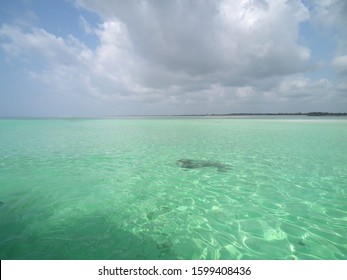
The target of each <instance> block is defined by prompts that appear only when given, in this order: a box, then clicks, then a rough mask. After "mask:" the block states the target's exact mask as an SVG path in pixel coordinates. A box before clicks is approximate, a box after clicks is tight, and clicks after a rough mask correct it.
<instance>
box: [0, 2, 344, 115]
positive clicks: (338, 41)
mask: <svg viewBox="0 0 347 280" xmlns="http://www.w3.org/2000/svg"><path fill="white" fill-rule="evenodd" d="M346 27H347V1H346V0H204V1H201V0H170V1H162V0H133V1H132V0H128V1H124V0H103V1H99V0H51V1H45V0H0V117H67V116H71V117H102V116H104V117H109V116H119V115H162V114H164V115H165V114H168V115H171V114H227V113H267V112H269V113H279V112H283V113H284V112H287V113H295V112H312V111H323V112H347V28H346Z"/></svg>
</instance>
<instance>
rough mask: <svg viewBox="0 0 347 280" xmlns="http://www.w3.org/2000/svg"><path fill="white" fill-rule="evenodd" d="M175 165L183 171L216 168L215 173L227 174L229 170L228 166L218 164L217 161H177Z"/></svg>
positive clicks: (229, 166)
mask: <svg viewBox="0 0 347 280" xmlns="http://www.w3.org/2000/svg"><path fill="white" fill-rule="evenodd" d="M176 164H177V165H179V166H180V167H182V168H184V169H196V168H204V167H213V168H216V169H217V171H219V172H227V171H229V170H230V169H231V165H230V164H226V163H220V162H217V161H209V160H196V159H179V160H177V161H176Z"/></svg>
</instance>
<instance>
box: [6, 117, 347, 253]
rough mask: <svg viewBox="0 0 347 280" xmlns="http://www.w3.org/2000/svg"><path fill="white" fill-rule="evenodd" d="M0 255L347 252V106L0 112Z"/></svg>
mask: <svg viewBox="0 0 347 280" xmlns="http://www.w3.org/2000/svg"><path fill="white" fill-rule="evenodd" d="M180 159H185V160H191V162H194V163H198V164H197V166H194V167H196V168H190V167H192V166H190V165H189V166H188V168H184V167H182V166H180V165H179V164H177V163H176V161H177V160H180ZM201 163H203V164H201ZM199 164H200V165H199ZM218 166H219V167H220V166H227V167H228V168H226V169H223V168H222V169H221V168H218ZM0 258H1V259H347V119H346V118H342V117H341V118H309V117H302V118H297V117H292V118H212V117H211V118H142V119H141V118H124V119H56V120H53V119H49V120H48V119H46V120H45V119H34V120H9V119H8V120H0Z"/></svg>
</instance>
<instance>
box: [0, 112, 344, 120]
mask: <svg viewBox="0 0 347 280" xmlns="http://www.w3.org/2000/svg"><path fill="white" fill-rule="evenodd" d="M252 116H254V117H257V116H274V117H277V116H278V117H281V116H307V117H347V113H332V112H308V113H300V112H299V113H228V114H209V113H207V114H166V115H164V114H148V115H140V114H139V115H111V116H51V117H42V116H15V117H13V116H12V117H11V116H2V117H1V116H0V119H103V118H104V119H109V118H128V117H252Z"/></svg>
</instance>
